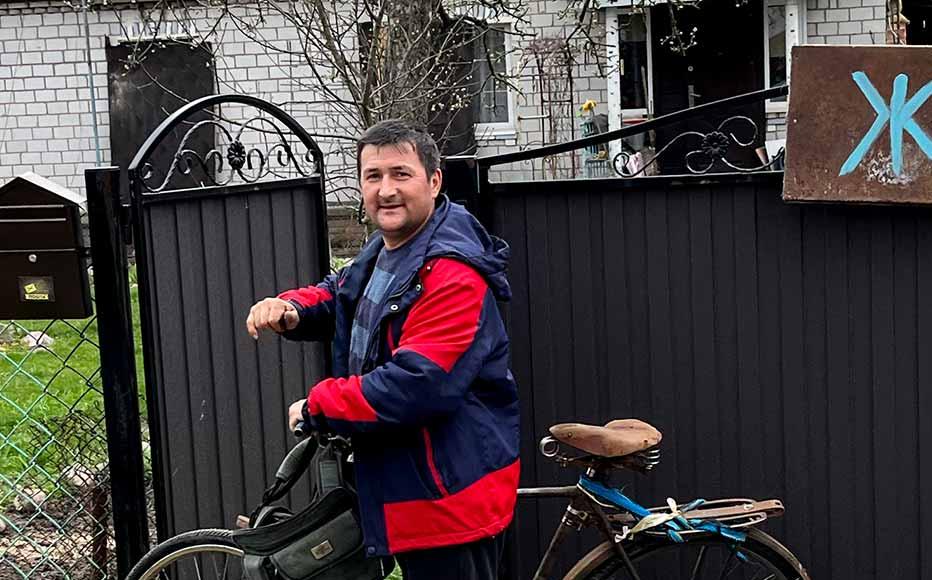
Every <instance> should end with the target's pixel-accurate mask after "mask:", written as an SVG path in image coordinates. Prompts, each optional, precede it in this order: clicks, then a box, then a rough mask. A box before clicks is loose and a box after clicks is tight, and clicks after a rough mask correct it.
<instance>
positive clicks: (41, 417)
mask: <svg viewBox="0 0 932 580" xmlns="http://www.w3.org/2000/svg"><path fill="white" fill-rule="evenodd" d="M133 278H134V273H131V279H133ZM131 296H132V306H133V310H134V315H135V318H136V320H138V302H139V301H138V292H137V289H136V287H135V284H132V287H131ZM29 331H41V332H44V333H45V334H47V335H48V336H50V337H51V338H52V339H53V340H54V343H53V344H52V345H50V346H49V347H47V348H34V349H30V348H29V347H28V346H27V345H26V344H24V343H23V341H22V339H23V337H24V336H25V334H26V332H29ZM0 333H2V339H0V476H4V479H7V480H8V481H12V482H13V483H14V486H24V485H31V486H35V487H41V488H45V487H48V486H51V485H54V482H55V480H56V479H57V478H58V476H59V474H60V472H61V471H62V470H63V469H66V468H68V467H70V466H72V465H75V464H78V463H79V464H81V465H83V466H84V467H89V468H93V467H95V466H97V465H98V464H101V463H103V462H105V461H106V459H107V458H106V436H105V426H104V407H103V394H102V390H101V389H102V386H101V377H100V351H99V347H98V337H97V322H96V318H95V317H92V318H88V319H86V320H68V321H65V320H52V321H49V320H29V321H15V322H13V323H11V322H10V321H0ZM135 342H136V359H137V363H136V370H137V379H138V382H139V392H140V411H141V412H142V413H143V414H145V409H146V407H145V394H144V393H145V389H144V382H143V377H142V348H141V342H140V337H139V333H138V329H137V332H136V337H135ZM0 495H2V494H0Z"/></svg>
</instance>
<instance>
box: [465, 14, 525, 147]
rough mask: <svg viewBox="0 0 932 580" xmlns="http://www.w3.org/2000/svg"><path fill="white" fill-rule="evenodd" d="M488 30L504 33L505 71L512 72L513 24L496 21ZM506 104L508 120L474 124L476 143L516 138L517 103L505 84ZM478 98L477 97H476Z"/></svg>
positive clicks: (508, 86)
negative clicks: (495, 29)
mask: <svg viewBox="0 0 932 580" xmlns="http://www.w3.org/2000/svg"><path fill="white" fill-rule="evenodd" d="M489 27H490V28H498V29H499V30H502V31H503V32H504V34H503V41H504V50H505V70H506V71H511V70H512V65H513V62H512V52H513V50H514V43H513V38H512V36H513V34H512V32H513V23H512V22H511V21H510V20H497V21H495V22H490V23H489ZM505 95H506V102H507V104H508V120H507V121H499V122H495V123H480V122H479V121H478V119H477V120H476V122H475V124H474V132H475V136H476V141H492V140H496V139H514V138H516V137H517V135H518V132H517V123H516V119H515V115H516V110H517V102H516V99H515V91H514V89H513V88H512V87H511V86H510V85H508V84H507V83H506V84H505ZM477 96H478V95H477Z"/></svg>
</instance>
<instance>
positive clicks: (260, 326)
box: [246, 298, 300, 340]
mask: <svg viewBox="0 0 932 580" xmlns="http://www.w3.org/2000/svg"><path fill="white" fill-rule="evenodd" d="M299 319H300V317H299V316H298V310H297V309H296V308H295V307H294V304H292V303H291V302H288V301H287V300H282V299H281V298H265V299H263V300H260V301H258V302H256V303H255V304H253V305H252V308H250V309H249V316H247V317H246V332H248V333H249V336H251V337H253V338H254V339H257V340H258V338H259V331H260V330H264V329H266V328H271V329H272V330H274V331H275V332H278V333H282V332H285V331H286V330H293V329H294V328H295V327H296V326H298V320H299Z"/></svg>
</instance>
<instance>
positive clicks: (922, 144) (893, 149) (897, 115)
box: [838, 71, 932, 175]
mask: <svg viewBox="0 0 932 580" xmlns="http://www.w3.org/2000/svg"><path fill="white" fill-rule="evenodd" d="M851 77H852V78H853V79H854V82H855V84H857V85H858V88H859V89H861V92H862V93H864V97H865V98H866V99H867V101H868V102H869V103H870V104H871V107H873V108H874V111H876V112H877V118H876V119H874V123H873V125H871V127H870V129H868V131H867V133H866V134H865V135H864V137H863V138H862V139H861V142H860V143H858V146H857V147H855V148H854V150H853V151H852V152H851V155H849V156H848V159H847V160H846V161H845V163H844V165H842V166H841V171H840V172H839V173H838V175H846V174H848V173H851V172H852V171H854V169H855V168H856V167H857V166H858V164H859V163H860V162H861V160H862V159H864V156H865V155H867V152H868V150H869V149H870V148H871V145H873V144H874V141H876V140H877V137H879V136H880V133H881V131H883V128H884V126H885V125H886V124H887V122H888V121H889V123H890V156H891V158H892V161H893V171H894V172H895V173H896V174H897V175H902V173H903V131H904V130H905V131H906V132H907V133H909V134H910V135H912V137H913V139H915V141H916V143H917V144H918V145H919V148H920V149H922V151H923V153H925V154H926V156H927V157H929V158H932V140H930V139H929V136H928V135H926V134H925V132H924V131H923V130H922V129H921V128H920V127H919V124H918V123H916V121H915V119H913V115H914V114H916V111H918V110H919V107H921V106H922V105H923V104H925V102H926V101H927V100H928V99H929V97H930V96H932V81H930V82H928V83H926V85H925V86H924V87H922V88H921V89H920V90H919V91H918V92H917V93H916V94H915V95H913V98H911V99H910V100H909V101H907V100H906V91H907V87H908V85H909V77H908V76H907V75H905V74H902V73H901V74H899V75H897V76H896V79H894V80H893V94H892V95H891V97H890V106H889V107H887V104H886V103H885V102H884V100H883V97H881V96H880V93H878V92H877V89H875V88H874V85H873V84H871V82H870V79H868V78H867V75H866V74H864V72H862V71H857V72H855V73H854V74H852V75H851Z"/></svg>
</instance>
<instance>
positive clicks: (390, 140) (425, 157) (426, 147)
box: [356, 119, 440, 179]
mask: <svg viewBox="0 0 932 580" xmlns="http://www.w3.org/2000/svg"><path fill="white" fill-rule="evenodd" d="M402 143H408V144H410V145H411V146H412V147H414V152H415V153H417V156H418V159H420V161H421V165H423V166H424V171H425V172H426V173H427V177H428V179H429V178H430V176H431V175H433V174H434V172H435V171H437V169H438V168H439V167H440V150H439V149H437V142H436V141H434V138H433V137H431V136H430V133H428V132H427V129H426V128H425V127H424V126H423V125H420V124H418V123H413V122H411V121H405V120H402V119H386V120H385V121H379V122H378V123H376V124H375V125H373V126H371V127H369V128H368V129H366V131H365V132H364V133H363V134H362V137H360V138H359V140H358V141H357V142H356V174H357V175H358V174H359V173H360V171H362V161H361V159H362V150H363V147H365V146H366V145H375V146H376V147H383V146H385V145H400V144H402Z"/></svg>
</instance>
